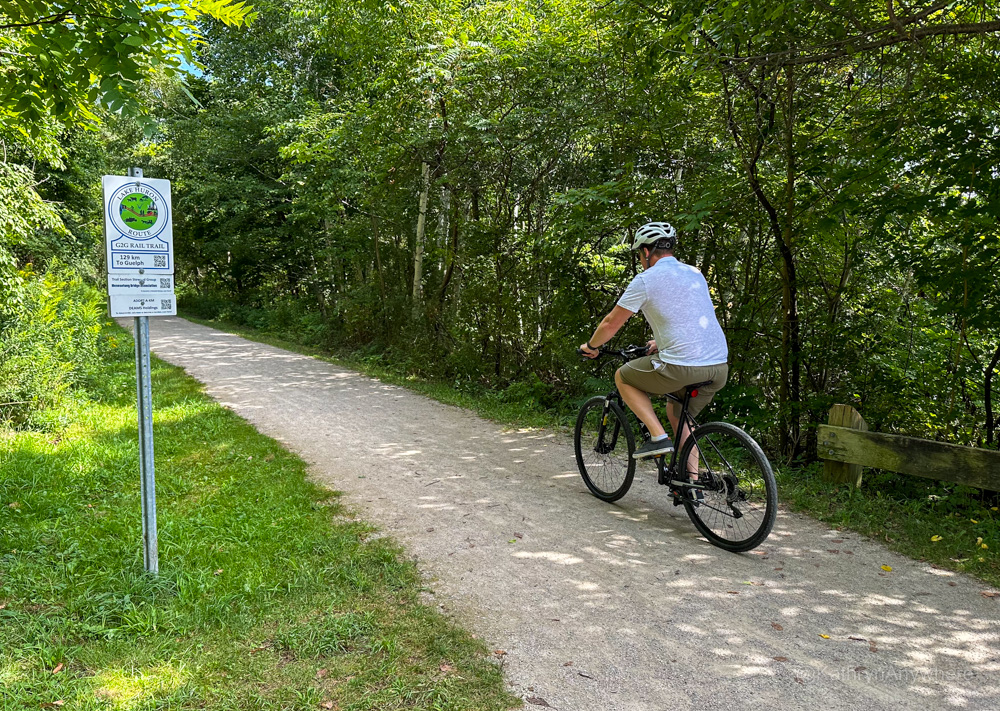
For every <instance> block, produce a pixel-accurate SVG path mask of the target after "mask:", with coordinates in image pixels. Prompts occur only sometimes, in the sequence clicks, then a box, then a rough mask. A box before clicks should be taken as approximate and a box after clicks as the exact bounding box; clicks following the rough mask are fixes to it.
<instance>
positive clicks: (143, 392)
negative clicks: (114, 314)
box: [134, 316, 160, 575]
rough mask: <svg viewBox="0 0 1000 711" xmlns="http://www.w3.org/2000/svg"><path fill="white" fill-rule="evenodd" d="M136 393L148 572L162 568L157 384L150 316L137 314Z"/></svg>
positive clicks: (143, 555)
mask: <svg viewBox="0 0 1000 711" xmlns="http://www.w3.org/2000/svg"><path fill="white" fill-rule="evenodd" d="M134 331H135V394H136V405H137V409H138V411H139V477H140V481H141V482H142V487H141V488H142V558H143V561H144V562H145V566H146V572H147V573H153V574H154V575H156V574H157V573H159V572H160V555H159V550H158V548H157V541H156V468H155V466H154V464H153V384H152V382H151V381H150V375H151V369H150V366H149V316H136V317H135V329H134Z"/></svg>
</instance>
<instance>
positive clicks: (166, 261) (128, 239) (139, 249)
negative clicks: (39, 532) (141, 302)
mask: <svg viewBox="0 0 1000 711" xmlns="http://www.w3.org/2000/svg"><path fill="white" fill-rule="evenodd" d="M101 185H102V188H103V192H104V241H105V252H106V254H107V259H108V274H173V273H174V232H173V215H172V213H171V205H170V181H169V180H157V179H152V178H143V177H142V175H141V172H140V174H139V175H138V176H124V175H105V176H104V177H103V178H102V179H101Z"/></svg>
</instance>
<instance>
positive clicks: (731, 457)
mask: <svg viewBox="0 0 1000 711" xmlns="http://www.w3.org/2000/svg"><path fill="white" fill-rule="evenodd" d="M695 447H697V449H698V481H697V483H699V484H702V485H704V486H705V489H704V490H703V492H702V493H703V494H704V499H703V500H694V499H692V498H691V497H690V495H686V496H685V497H684V499H683V500H684V508H685V509H686V510H687V513H688V516H689V517H690V518H691V522H692V523H693V524H694V525H695V528H697V529H698V530H699V531H700V532H701V534H702V535H703V536H705V538H707V539H708V541H709V542H710V543H712V544H714V545H716V546H718V547H719V548H723V549H725V550H727V551H732V552H734V553H738V552H741V551H748V550H750V549H751V548H756V547H757V546H759V545H760V544H761V543H763V542H764V540H765V539H766V538H767V537H768V535H770V533H771V528H772V527H773V526H774V519H775V516H777V513H778V486H777V484H776V483H775V480H774V472H773V471H772V470H771V463H770V462H769V461H767V457H766V456H765V455H764V452H763V451H762V450H761V448H760V445H759V444H757V442H755V441H754V439H753V437H751V436H750V435H748V434H747V433H746V432H744V431H743V430H741V429H740V428H739V427H736V426H735V425H730V424H728V423H726V422H709V423H707V424H704V425H702V426H700V427H698V428H697V429H695V431H694V434H693V436H691V437H688V439H687V441H685V442H684V449H683V450H682V451H681V453H680V457H679V459H678V462H680V463H681V466H682V467H683V466H684V465H686V463H687V462H688V458H689V456H690V455H691V452H692V450H693V449H694V448H695ZM689 491H690V490H689Z"/></svg>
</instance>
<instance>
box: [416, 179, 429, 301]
mask: <svg viewBox="0 0 1000 711" xmlns="http://www.w3.org/2000/svg"><path fill="white" fill-rule="evenodd" d="M420 177H421V189H420V215H419V216H418V217H417V240H416V245H415V246H414V249H413V318H419V316H420V307H421V302H422V301H423V294H424V289H423V268H424V232H425V230H426V227H427V198H428V196H429V195H430V191H431V166H430V164H429V163H422V164H421V171H420Z"/></svg>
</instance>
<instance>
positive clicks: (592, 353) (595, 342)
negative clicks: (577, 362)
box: [580, 306, 635, 358]
mask: <svg viewBox="0 0 1000 711" xmlns="http://www.w3.org/2000/svg"><path fill="white" fill-rule="evenodd" d="M634 315H635V313H634V312H632V311H629V310H628V309H625V308H622V307H621V306H615V307H614V308H613V309H611V311H610V313H608V315H607V316H605V317H604V319H603V320H602V321H601V323H600V324H598V326H597V330H595V331H594V335H593V336H591V337H590V341H588V342H587V343H584V344H583V345H581V346H580V350H582V351H583V352H584V355H586V356H587V357H588V358H596V357H597V356H598V352H597V349H598V348H600V347H601V346H603V345H604V344H605V343H607V342H608V341H610V340H611V339H612V338H613V337H614V335H615V334H616V333H618V331H619V329H621V327H622V326H624V325H625V322H626V321H628V320H629V319H630V318H632V316H634ZM590 346H593V348H591V347H590Z"/></svg>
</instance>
